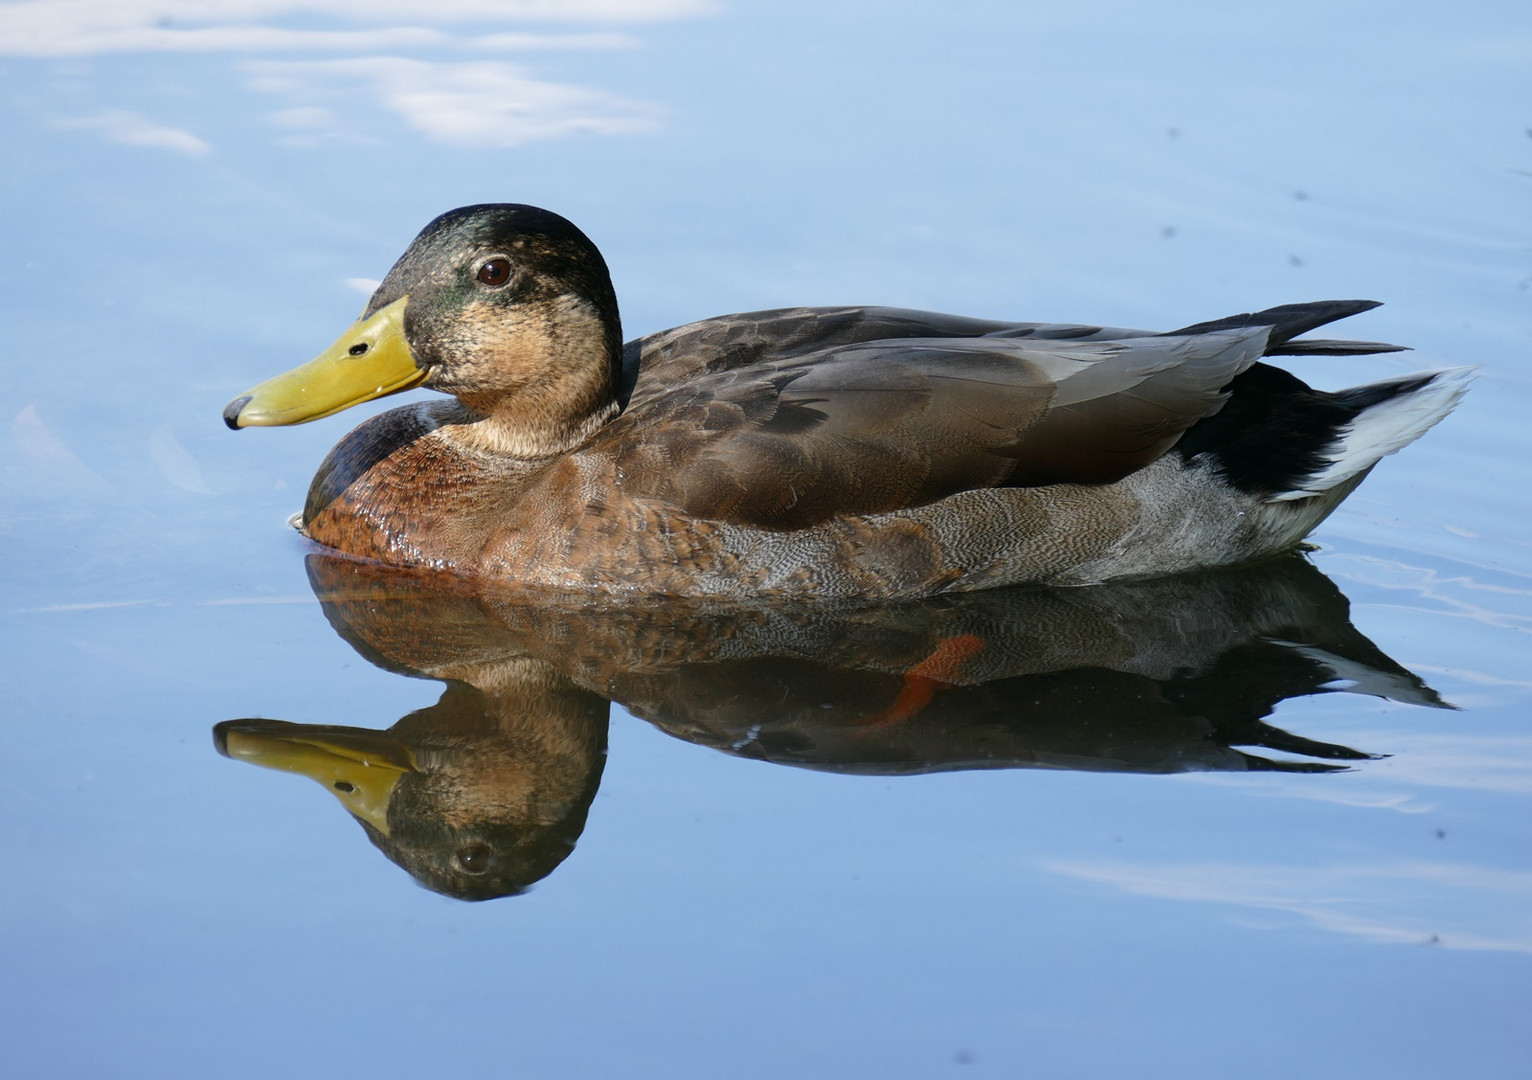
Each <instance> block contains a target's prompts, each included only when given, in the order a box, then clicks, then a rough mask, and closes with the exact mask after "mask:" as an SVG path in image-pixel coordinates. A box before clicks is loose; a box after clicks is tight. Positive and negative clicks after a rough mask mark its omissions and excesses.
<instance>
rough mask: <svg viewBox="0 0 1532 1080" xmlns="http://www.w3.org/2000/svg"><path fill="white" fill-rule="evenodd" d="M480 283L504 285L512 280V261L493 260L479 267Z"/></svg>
mask: <svg viewBox="0 0 1532 1080" xmlns="http://www.w3.org/2000/svg"><path fill="white" fill-rule="evenodd" d="M478 276H479V281H480V282H481V283H483V284H485V285H504V284H505V283H506V282H507V281H510V280H511V260H510V259H491V260H489V262H487V263H485V264H484V265H483V266H481V267H479V275H478Z"/></svg>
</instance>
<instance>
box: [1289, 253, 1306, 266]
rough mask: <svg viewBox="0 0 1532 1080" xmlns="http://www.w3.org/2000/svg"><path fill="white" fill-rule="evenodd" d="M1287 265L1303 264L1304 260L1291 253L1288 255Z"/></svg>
mask: <svg viewBox="0 0 1532 1080" xmlns="http://www.w3.org/2000/svg"><path fill="white" fill-rule="evenodd" d="M1287 265H1288V266H1302V265H1303V260H1302V259H1300V258H1298V256H1296V255H1289V256H1288V257H1287Z"/></svg>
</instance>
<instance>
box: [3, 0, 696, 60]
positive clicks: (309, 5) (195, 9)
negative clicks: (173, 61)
mask: <svg viewBox="0 0 1532 1080" xmlns="http://www.w3.org/2000/svg"><path fill="white" fill-rule="evenodd" d="M711 9H712V4H711V3H708V2H706V0H435V2H433V3H431V4H428V5H421V4H420V3H418V0H21V2H20V3H15V2H13V3H6V4H0V54H4V55H7V56H34V57H41V56H92V55H99V54H101V53H109V52H151V51H152V52H172V51H193V52H209V51H215V52H224V51H248V50H251V49H295V48H296V49H312V48H328V49H335V48H342V49H354V48H365V49H376V48H401V47H406V46H410V47H413V46H419V45H437V44H443V43H447V42H448V41H449V40H450V39H449V37H448V36H447V35H446V34H444V33H443V32H441V31H438V30H434V29H431V28H429V24H441V23H447V24H454V23H505V22H540V23H546V22H558V23H582V24H589V23H606V24H614V25H630V24H633V23H645V22H657V21H660V20H665V19H678V18H686V17H689V16H695V15H702V14H706V13H707V12H708V11H710V10H711ZM294 16H297V17H304V18H312V17H314V16H320V17H329V18H333V19H340V20H347V21H350V22H356V23H362V24H364V26H365V25H367V24H370V25H371V26H372V27H374V28H372V29H367V28H364V29H360V30H353V29H340V30H337V29H329V28H326V29H308V28H303V29H296V28H290V27H280V26H267V25H262V24H261V22H260V21H261V20H282V19H287V18H292V17H294ZM379 24H382V25H383V28H376V27H378V25H379ZM399 24H403V25H399ZM421 24H428V25H426V26H422V25H421ZM508 37H509V39H510V41H509V42H504V43H511V44H512V47H516V48H521V47H525V45H526V40H525V39H526V38H528V37H529V35H520V34H516V35H509V36H508ZM504 43H503V44H504Z"/></svg>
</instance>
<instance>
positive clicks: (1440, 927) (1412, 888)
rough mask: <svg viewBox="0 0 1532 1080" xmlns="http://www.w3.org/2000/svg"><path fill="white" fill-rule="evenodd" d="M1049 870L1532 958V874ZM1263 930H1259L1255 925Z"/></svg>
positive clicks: (1131, 889) (1410, 867) (1391, 937)
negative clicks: (1522, 954) (1529, 955)
mask: <svg viewBox="0 0 1532 1080" xmlns="http://www.w3.org/2000/svg"><path fill="white" fill-rule="evenodd" d="M1044 868H1045V869H1048V870H1051V871H1053V872H1054V873H1058V874H1062V875H1064V876H1066V877H1072V878H1077V879H1080V880H1083V881H1092V882H1097V883H1100V884H1103V885H1110V886H1112V887H1114V888H1117V889H1120V890H1122V891H1123V892H1126V893H1129V894H1131V895H1134V896H1147V897H1154V898H1157V899H1162V900H1184V901H1193V902H1197V903H1208V904H1223V905H1228V906H1231V907H1233V908H1236V909H1242V910H1243V911H1244V912H1245V913H1246V914H1245V916H1244V918H1243V919H1242V920H1241V921H1245V922H1251V920H1250V918H1249V913H1250V912H1252V911H1257V912H1262V913H1267V919H1268V920H1269V913H1274V912H1275V913H1283V914H1285V915H1288V916H1291V917H1295V918H1297V919H1299V920H1302V921H1303V922H1306V923H1308V924H1310V925H1311V926H1315V927H1317V928H1319V929H1321V930H1326V931H1330V932H1332V933H1338V934H1346V935H1348V936H1351V937H1356V938H1362V939H1364V940H1367V941H1375V942H1383V943H1391V944H1403V945H1438V946H1441V947H1443V948H1450V949H1468V950H1490V951H1497V952H1517V953H1532V873H1525V872H1518V871H1511V870H1490V869H1486V868H1484V867H1479V866H1471V865H1464V864H1459V863H1445V862H1428V861H1414V862H1406V861H1398V862H1387V863H1373V864H1366V865H1357V866H1351V865H1346V866H1317V867H1315V866H1278V865H1271V864H1266V865H1261V864H1245V865H1241V864H1237V863H1206V864H1190V863H1186V864H1181V865H1175V864H1132V863H1126V862H1105V861H1103V862H1083V861H1059V862H1052V863H1048V864H1045V867H1044ZM1254 924H1256V925H1259V924H1260V923H1258V922H1257V923H1254Z"/></svg>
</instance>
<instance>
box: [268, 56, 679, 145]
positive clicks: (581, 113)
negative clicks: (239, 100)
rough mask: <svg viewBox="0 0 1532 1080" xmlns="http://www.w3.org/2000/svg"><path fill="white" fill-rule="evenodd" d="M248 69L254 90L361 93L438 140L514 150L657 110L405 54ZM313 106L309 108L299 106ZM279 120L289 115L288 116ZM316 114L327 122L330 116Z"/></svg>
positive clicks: (490, 66) (647, 116)
mask: <svg viewBox="0 0 1532 1080" xmlns="http://www.w3.org/2000/svg"><path fill="white" fill-rule="evenodd" d="M247 70H248V71H249V72H250V74H251V77H252V84H253V85H254V86H255V87H256V88H257V89H259V90H265V91H268V92H272V93H281V94H286V95H288V96H290V97H293V98H294V99H297V100H301V101H305V102H313V101H316V100H330V99H339V98H344V97H345V96H347V95H348V94H349V93H351V92H353V91H356V90H361V91H363V92H364V93H365V94H366V96H367V97H368V98H370V99H372V100H374V101H376V103H377V104H380V105H382V106H383V107H384V108H386V109H388V110H389V111H390V112H392V113H394V114H395V115H397V116H398V117H399V118H400V119H402V120H403V121H404V122H405V123H406V124H407V125H408V126H409V127H411V128H413V129H414V130H416V131H418V132H420V133H421V134H423V135H426V136H428V137H429V138H432V139H434V140H436V141H437V142H442V143H448V144H454V145H461V146H500V147H505V146H519V145H521V144H522V143H525V142H530V141H532V140H534V139H548V138H556V137H559V136H562V135H573V134H595V135H615V134H624V133H629V132H638V131H647V130H650V129H652V128H653V127H654V126H655V123H656V118H657V111H656V110H655V109H654V108H653V107H651V106H648V105H645V104H642V103H640V102H634V101H628V100H625V99H623V98H619V97H616V96H614V95H611V94H607V93H604V92H603V91H600V90H594V89H590V88H587V87H583V86H570V85H564V84H560V83H549V82H541V81H539V80H537V79H534V78H531V77H530V76H529V75H527V74H526V73H525V72H524V71H523V70H521V69H520V68H518V67H516V66H514V65H512V64H504V63H499V62H485V61H479V62H467V63H461V62H460V63H431V62H429V61H425V60H411V59H406V58H404V57H390V56H373V57H357V58H353V59H346V60H314V61H308V60H265V61H254V62H252V63H251V64H250V65H249V66H248V68H247ZM302 108H305V109H313V108H314V107H313V106H312V105H308V106H303V107H302ZM281 115H284V116H286V117H288V118H291V117H293V115H294V111H293V110H289V111H288V112H287V113H285V114H281ZM315 115H316V116H319V117H323V118H324V120H325V123H326V124H327V125H328V124H329V123H331V122H332V121H331V119H330V114H329V113H328V112H327V111H324V110H315Z"/></svg>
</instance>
